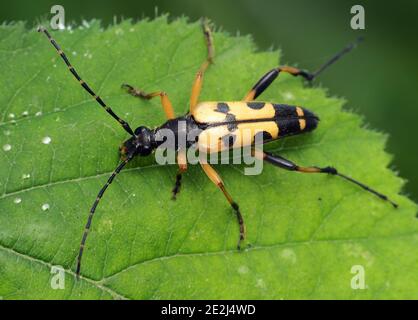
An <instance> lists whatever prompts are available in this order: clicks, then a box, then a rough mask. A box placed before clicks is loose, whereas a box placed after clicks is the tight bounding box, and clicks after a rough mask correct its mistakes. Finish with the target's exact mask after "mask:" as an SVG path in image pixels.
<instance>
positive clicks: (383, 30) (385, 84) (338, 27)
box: [0, 0, 418, 201]
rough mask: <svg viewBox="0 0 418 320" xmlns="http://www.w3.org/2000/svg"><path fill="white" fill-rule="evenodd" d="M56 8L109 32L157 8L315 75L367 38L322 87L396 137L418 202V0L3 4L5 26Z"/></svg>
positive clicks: (392, 140)
mask: <svg viewBox="0 0 418 320" xmlns="http://www.w3.org/2000/svg"><path fill="white" fill-rule="evenodd" d="M54 4H61V5H63V6H64V8H65V12H66V21H67V22H70V21H76V22H80V21H81V19H86V20H89V19H92V18H98V19H101V20H102V21H103V23H104V25H107V24H109V23H112V22H113V21H114V16H116V17H117V18H118V21H120V18H121V17H124V18H136V19H139V18H143V17H151V18H152V17H154V16H155V14H156V7H158V13H159V14H161V13H170V16H171V17H172V18H174V17H178V16H182V15H185V16H188V17H190V18H191V20H197V19H199V18H200V17H202V16H207V17H209V18H210V19H211V20H212V21H214V23H215V24H216V25H217V26H218V27H222V29H224V30H226V31H228V32H230V33H231V34H235V33H237V32H240V33H241V34H252V36H253V38H254V40H255V42H256V44H257V46H258V48H259V49H260V50H266V49H269V48H272V47H273V48H281V49H282V50H283V52H284V61H282V62H283V63H287V64H294V63H295V62H296V63H297V65H298V66H300V67H302V68H305V69H308V70H315V69H316V68H317V67H318V66H319V65H320V64H322V63H323V62H324V61H325V60H326V59H327V58H329V57H330V56H331V55H333V54H334V53H335V52H337V51H338V50H340V49H341V48H342V47H344V46H345V45H346V44H348V43H349V42H352V41H353V40H354V39H355V38H356V37H358V36H360V35H363V36H365V38H366V41H365V42H364V43H363V44H362V45H361V46H360V47H359V48H358V49H357V50H355V51H354V52H353V53H352V54H350V55H349V56H347V57H345V58H344V59H343V60H341V61H340V62H339V63H338V64H337V65H335V66H334V67H333V68H331V69H329V70H327V72H325V73H324V74H323V75H322V76H321V77H320V78H319V79H318V80H317V81H316V85H322V86H324V87H326V88H329V93H330V94H331V95H335V96H340V97H344V98H346V99H347V101H348V103H347V104H346V107H347V108H348V109H351V110H355V111H356V112H358V113H360V114H362V115H364V116H365V119H366V123H367V124H368V125H369V126H370V127H371V128H374V129H377V130H381V131H384V132H387V133H389V134H390V136H389V141H388V146H387V150H388V151H389V152H390V153H392V154H394V155H395V157H394V160H393V163H392V166H393V168H394V169H395V170H396V171H399V172H400V175H401V176H402V177H404V178H406V179H408V180H409V182H408V184H407V186H406V188H405V190H404V192H405V193H406V194H408V195H409V196H410V197H411V198H412V199H414V200H415V201H418V170H417V169H416V167H415V166H416V165H418V146H417V144H418V143H417V141H415V139H417V138H418V124H417V123H416V122H417V120H418V106H417V103H416V101H417V96H418V92H417V91H418V59H417V57H418V41H417V39H418V1H410V0H409V1H408V0H400V1H396V2H391V3H389V2H388V1H347V0H339V1H335V0H334V1H331V0H317V1H311V0H292V1H290V0H240V1H232V0H230V1H227V0H210V1H209V0H176V1H174V0H160V1H139V0H130V1H128V0H125V1H123V0H118V1H81V0H71V1H59V2H58V1H49V0H38V1H31V2H29V1H22V0H14V1H7V2H6V1H2V2H1V3H0V21H13V20H26V21H28V22H29V23H28V26H30V27H32V26H34V25H35V24H36V21H38V20H39V18H40V17H43V18H47V17H50V16H51V15H50V13H49V12H50V8H51V6H52V5H54ZM355 4H361V5H363V6H364V8H365V12H366V29H365V30H352V29H351V28H350V19H351V16H352V15H351V14H350V8H351V7H352V6H353V5H355ZM237 71H239V70H237ZM265 71H266V70H260V74H261V73H263V72H265ZM260 74H256V75H254V81H256V80H257V78H258V77H259V76H260ZM231 77H233V75H231ZM347 139H350V137H347ZM361 156H362V155H361V154H359V157H361ZM364 161H367V159H364Z"/></svg>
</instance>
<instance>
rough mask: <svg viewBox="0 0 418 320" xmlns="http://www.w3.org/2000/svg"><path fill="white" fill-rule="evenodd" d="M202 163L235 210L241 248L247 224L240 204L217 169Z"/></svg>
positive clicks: (239, 246)
mask: <svg viewBox="0 0 418 320" xmlns="http://www.w3.org/2000/svg"><path fill="white" fill-rule="evenodd" d="M200 165H201V166H202V169H203V171H205V173H206V175H207V176H208V178H209V179H210V180H211V181H212V182H213V183H214V184H215V185H216V186H217V187H218V188H219V189H220V190H221V191H222V192H223V194H224V196H225V198H226V199H227V200H228V202H229V204H230V205H231V207H232V208H233V209H234V211H235V214H236V216H237V219H238V224H239V240H238V245H237V247H238V249H241V242H242V241H243V240H244V239H245V225H244V219H243V218H242V215H241V212H240V210H239V207H238V204H237V203H236V202H235V201H234V200H233V199H232V197H231V195H230V194H229V193H228V191H226V189H225V185H224V183H223V181H222V179H221V177H220V176H219V174H218V173H217V172H216V171H215V169H213V168H212V166H211V165H210V164H207V163H202V162H201V163H200Z"/></svg>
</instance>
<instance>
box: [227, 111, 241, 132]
mask: <svg viewBox="0 0 418 320" xmlns="http://www.w3.org/2000/svg"><path fill="white" fill-rule="evenodd" d="M225 122H227V125H226V126H227V128H228V131H231V132H232V131H235V130H237V129H238V125H237V118H236V117H235V116H234V115H233V114H232V113H227V114H226V117H225Z"/></svg>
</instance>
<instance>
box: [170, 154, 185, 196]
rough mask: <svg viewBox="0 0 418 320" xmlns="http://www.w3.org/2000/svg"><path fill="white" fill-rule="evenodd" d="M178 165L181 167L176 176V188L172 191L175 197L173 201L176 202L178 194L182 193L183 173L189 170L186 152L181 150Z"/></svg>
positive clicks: (178, 155)
mask: <svg viewBox="0 0 418 320" xmlns="http://www.w3.org/2000/svg"><path fill="white" fill-rule="evenodd" d="M177 164H178V166H179V170H178V172H177V175H176V183H175V184H174V188H173V190H172V193H173V196H172V199H173V200H176V196H177V194H178V193H179V192H180V188H181V175H182V173H184V172H186V170H187V158H186V150H180V151H179V152H178V154H177Z"/></svg>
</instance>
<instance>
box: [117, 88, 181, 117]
mask: <svg viewBox="0 0 418 320" xmlns="http://www.w3.org/2000/svg"><path fill="white" fill-rule="evenodd" d="M122 88H124V89H126V91H127V92H128V93H129V94H130V95H132V96H134V97H138V98H141V99H146V100H150V99H152V98H155V97H160V98H161V104H162V106H163V109H164V112H165V115H166V117H167V119H174V118H175V117H176V116H175V115H174V110H173V106H172V104H171V102H170V99H168V95H167V93H165V92H164V91H156V92H151V93H145V92H144V91H142V90H139V89H135V88H134V87H132V86H131V85H129V84H126V83H125V84H123V85H122Z"/></svg>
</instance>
